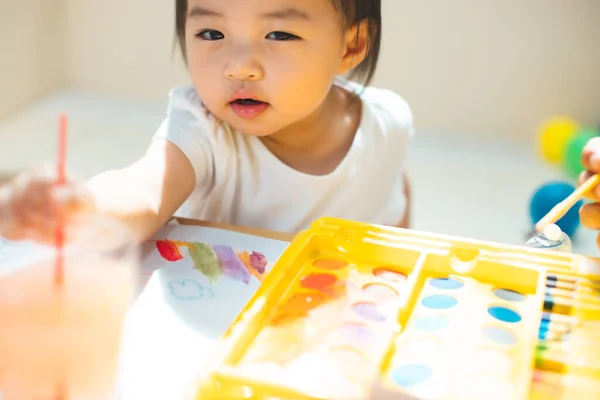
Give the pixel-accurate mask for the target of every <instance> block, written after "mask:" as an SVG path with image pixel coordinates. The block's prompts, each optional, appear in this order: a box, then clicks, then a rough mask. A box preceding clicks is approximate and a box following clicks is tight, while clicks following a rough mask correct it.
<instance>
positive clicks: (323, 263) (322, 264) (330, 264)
mask: <svg viewBox="0 0 600 400" xmlns="http://www.w3.org/2000/svg"><path fill="white" fill-rule="evenodd" d="M313 265H314V266H315V267H316V268H319V269H326V270H331V271H335V270H339V269H344V268H346V267H347V266H348V263H347V262H346V261H343V260H335V259H321V260H317V261H315V262H314V263H313Z"/></svg>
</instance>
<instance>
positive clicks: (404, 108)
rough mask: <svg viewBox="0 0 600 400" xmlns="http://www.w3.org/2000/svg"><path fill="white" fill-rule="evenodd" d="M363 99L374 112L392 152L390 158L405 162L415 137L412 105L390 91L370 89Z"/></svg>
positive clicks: (365, 92) (366, 91)
mask: <svg viewBox="0 0 600 400" xmlns="http://www.w3.org/2000/svg"><path fill="white" fill-rule="evenodd" d="M362 97H363V101H365V102H367V103H368V104H369V105H370V107H372V108H373V110H374V114H375V115H376V119H377V124H378V126H379V128H380V130H381V134H382V135H383V136H384V137H385V139H384V142H385V143H386V146H389V147H388V149H389V150H390V151H391V153H390V156H392V157H395V158H398V159H401V160H403V161H404V160H405V159H406V156H407V153H408V149H409V147H410V143H411V141H412V139H413V137H414V135H415V126H414V121H413V113H412V110H411V108H410V105H409V104H408V102H407V101H406V100H404V98H402V97H401V96H400V95H398V94H397V93H395V92H393V91H391V90H389V89H382V88H374V87H368V88H366V89H365V90H364V93H363V95H362ZM402 164H404V162H402Z"/></svg>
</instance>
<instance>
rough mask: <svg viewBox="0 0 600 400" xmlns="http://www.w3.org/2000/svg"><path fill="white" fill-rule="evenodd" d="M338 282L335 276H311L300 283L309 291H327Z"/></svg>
mask: <svg viewBox="0 0 600 400" xmlns="http://www.w3.org/2000/svg"><path fill="white" fill-rule="evenodd" d="M336 282H337V278H336V277H335V275H330V274H311V275H308V276H305V277H304V278H302V280H301V281H300V285H301V286H302V287H305V288H307V289H317V290H321V289H325V288H327V287H329V286H331V285H333V284H334V283H336Z"/></svg>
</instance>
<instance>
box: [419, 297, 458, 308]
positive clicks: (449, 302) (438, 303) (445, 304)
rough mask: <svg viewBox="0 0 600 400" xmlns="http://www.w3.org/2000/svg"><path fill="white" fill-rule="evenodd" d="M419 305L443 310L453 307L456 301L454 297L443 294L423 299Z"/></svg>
mask: <svg viewBox="0 0 600 400" xmlns="http://www.w3.org/2000/svg"><path fill="white" fill-rule="evenodd" d="M421 303H422V304H423V305H424V306H425V307H427V308H433V309H435V310H444V309H447V308H451V307H454V306H455V305H456V303H458V301H457V300H456V299H455V298H454V297H451V296H446V295H445V294H434V295H433V296H428V297H425V298H424V299H423V301H422V302H421Z"/></svg>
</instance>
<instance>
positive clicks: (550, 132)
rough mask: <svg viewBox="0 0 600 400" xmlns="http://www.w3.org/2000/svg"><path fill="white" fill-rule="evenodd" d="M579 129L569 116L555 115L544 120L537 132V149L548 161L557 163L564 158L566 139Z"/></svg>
mask: <svg viewBox="0 0 600 400" xmlns="http://www.w3.org/2000/svg"><path fill="white" fill-rule="evenodd" d="M578 130H579V126H578V125H577V123H576V122H575V121H574V120H573V119H571V118H569V117H555V118H552V119H550V120H548V121H546V122H545V123H544V124H543V125H542V127H541V128H540V132H539V134H538V147H539V151H540V153H541V155H542V157H544V159H545V160H546V161H548V162H551V163H555V164H558V163H560V162H561V161H562V160H563V159H564V154H565V147H566V144H567V143H568V141H569V140H570V139H571V138H572V137H573V136H574V135H575V133H576V132H577V131H578Z"/></svg>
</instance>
